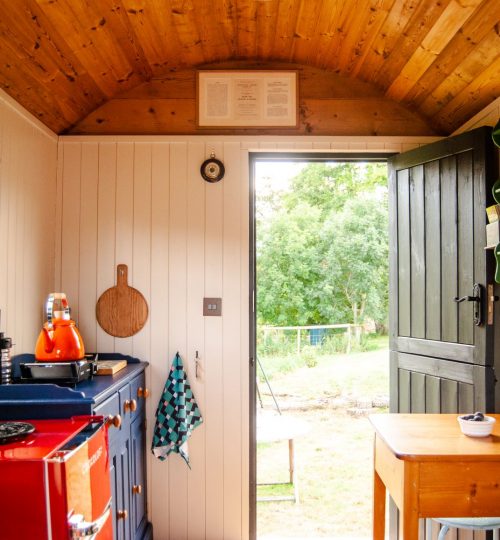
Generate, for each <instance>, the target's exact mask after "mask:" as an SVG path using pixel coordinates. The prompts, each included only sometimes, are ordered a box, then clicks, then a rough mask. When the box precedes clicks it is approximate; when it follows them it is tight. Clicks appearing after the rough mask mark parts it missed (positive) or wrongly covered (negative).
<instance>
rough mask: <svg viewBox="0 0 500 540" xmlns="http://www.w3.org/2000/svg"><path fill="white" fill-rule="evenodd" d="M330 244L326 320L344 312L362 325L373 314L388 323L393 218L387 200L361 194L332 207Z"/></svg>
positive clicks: (325, 238) (327, 230) (326, 239)
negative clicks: (337, 208)
mask: <svg viewBox="0 0 500 540" xmlns="http://www.w3.org/2000/svg"><path fill="white" fill-rule="evenodd" d="M322 243H323V244H324V245H325V246H327V248H326V252H325V259H324V264H323V270H324V271H323V274H322V279H323V286H322V289H323V290H324V291H325V296H324V301H323V302H322V306H321V313H322V315H323V319H324V320H332V318H333V319H334V320H335V318H337V317H338V316H339V314H341V315H342V316H343V320H344V321H345V322H352V323H353V324H362V323H363V322H364V320H365V318H366V317H369V318H371V319H373V320H375V321H377V322H378V323H379V324H384V323H385V322H386V318H387V309H388V304H387V302H388V283H387V280H388V261H389V247H388V220H387V203H386V200H383V199H382V200H372V199H370V198H368V197H367V196H366V195H358V196H357V197H356V198H355V199H352V200H349V201H347V202H346V204H345V206H344V208H343V209H342V211H341V212H339V213H335V212H332V213H331V214H330V216H329V218H328V219H327V220H326V221H325V223H324V226H323V229H322Z"/></svg>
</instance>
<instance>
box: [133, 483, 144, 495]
mask: <svg viewBox="0 0 500 540" xmlns="http://www.w3.org/2000/svg"><path fill="white" fill-rule="evenodd" d="M132 493H136V494H137V495H140V494H141V493H142V486H141V484H136V485H135V486H132Z"/></svg>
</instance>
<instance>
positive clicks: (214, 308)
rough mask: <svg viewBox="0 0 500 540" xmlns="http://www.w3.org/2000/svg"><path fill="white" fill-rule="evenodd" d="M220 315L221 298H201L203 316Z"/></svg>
mask: <svg viewBox="0 0 500 540" xmlns="http://www.w3.org/2000/svg"><path fill="white" fill-rule="evenodd" d="M221 315H222V298H203V316H204V317H220V316H221Z"/></svg>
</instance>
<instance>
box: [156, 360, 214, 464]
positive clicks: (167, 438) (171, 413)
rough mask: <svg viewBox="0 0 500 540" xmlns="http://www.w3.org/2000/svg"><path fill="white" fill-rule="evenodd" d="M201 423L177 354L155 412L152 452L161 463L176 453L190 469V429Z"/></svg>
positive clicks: (198, 410)
mask: <svg viewBox="0 0 500 540" xmlns="http://www.w3.org/2000/svg"><path fill="white" fill-rule="evenodd" d="M202 422H203V418H202V417H201V413H200V409H199V408H198V405H197V404H196V400H195V399H194V396H193V392H192V390H191V386H190V385H189V382H188V380H187V375H186V372H185V371H184V366H183V365H182V359H181V357H180V355H179V353H177V354H176V355H175V358H174V361H173V362H172V367H171V368H170V373H169V375H168V379H167V382H166V383H165V388H164V389H163V394H162V396H161V399H160V402H159V403H158V408H157V409H156V424H155V428H154V432H153V444H152V446H151V451H152V452H153V454H154V455H155V456H156V457H157V458H158V459H161V460H162V461H163V460H164V459H166V458H167V457H168V455H169V454H170V453H171V452H176V453H178V454H180V455H181V456H182V457H183V458H184V460H185V462H186V463H187V465H188V467H189V468H191V467H190V465H189V453H188V447H187V440H188V439H189V437H190V436H191V432H192V431H193V429H194V428H195V427H196V426H199V425H200V424H201V423H202Z"/></svg>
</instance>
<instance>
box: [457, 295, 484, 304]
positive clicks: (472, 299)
mask: <svg viewBox="0 0 500 540" xmlns="http://www.w3.org/2000/svg"><path fill="white" fill-rule="evenodd" d="M453 301H454V302H456V303H457V304H460V302H479V296H462V298H458V296H455V298H453Z"/></svg>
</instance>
